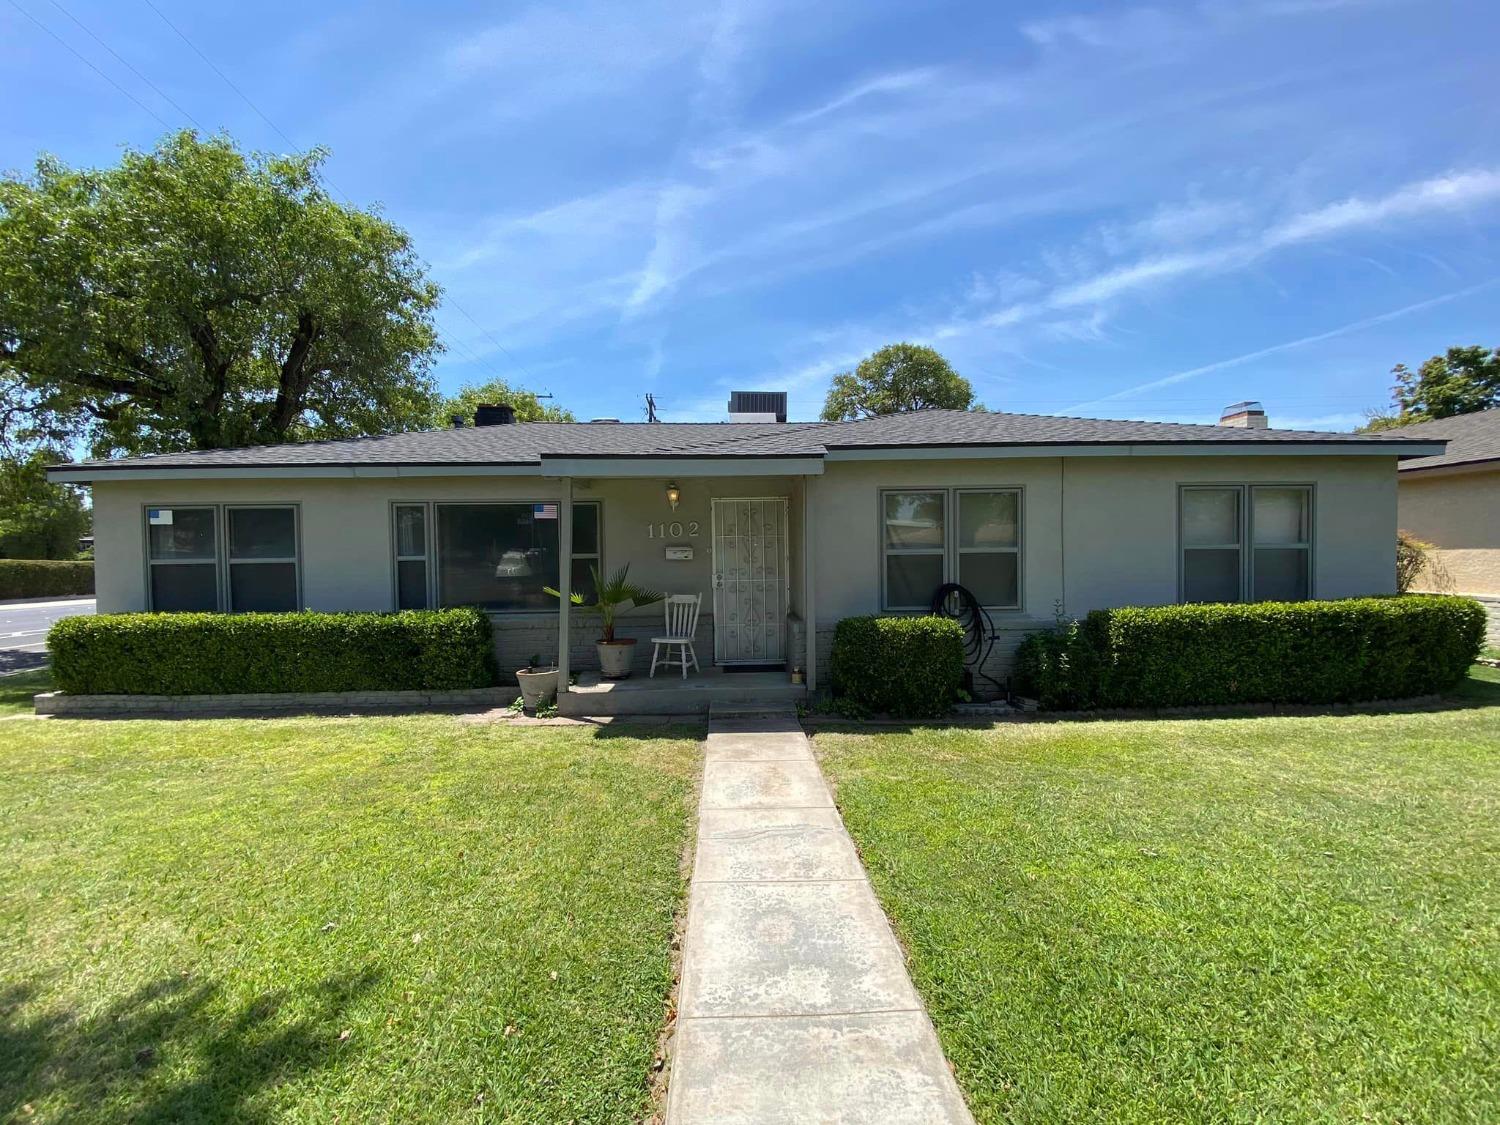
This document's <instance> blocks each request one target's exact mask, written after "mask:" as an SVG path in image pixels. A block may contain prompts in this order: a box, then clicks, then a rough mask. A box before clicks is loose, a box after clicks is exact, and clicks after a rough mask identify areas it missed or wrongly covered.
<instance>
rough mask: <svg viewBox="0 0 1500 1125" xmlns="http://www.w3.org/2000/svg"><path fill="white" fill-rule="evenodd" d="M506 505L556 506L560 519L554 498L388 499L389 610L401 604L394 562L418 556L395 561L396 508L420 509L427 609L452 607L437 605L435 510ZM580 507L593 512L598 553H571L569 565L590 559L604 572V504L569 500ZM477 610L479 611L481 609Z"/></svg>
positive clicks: (517, 611) (525, 611) (512, 612)
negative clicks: (421, 514)
mask: <svg viewBox="0 0 1500 1125" xmlns="http://www.w3.org/2000/svg"><path fill="white" fill-rule="evenodd" d="M507 504H514V505H517V506H521V505H531V506H534V505H536V504H556V505H557V506H558V519H559V521H560V520H561V518H562V500H561V499H559V498H557V497H544V498H542V499H514V500H513V499H509V498H505V497H494V496H484V497H478V498H474V499H458V500H448V499H443V500H392V501H391V502H390V518H389V519H388V520H387V524H386V526H387V530H388V532H389V534H390V544H389V547H390V549H389V551H388V552H387V555H388V557H389V559H390V567H391V573H390V585H391V608H392V609H396V608H399V606H400V603H401V585H400V583H401V576H400V568H399V567H398V566H397V563H400V562H416V561H417V559H418V556H416V555H401V556H400V557H399V558H398V557H397V555H396V548H397V546H398V543H399V537H398V534H397V530H396V510H397V509H398V508H421V509H422V510H423V516H422V519H423V525H422V526H423V543H422V546H423V547H424V548H425V549H426V554H425V556H424V557H423V562H424V563H425V565H426V568H427V574H426V578H427V608H428V609H451V608H453V607H452V606H444V605H441V604H440V603H439V601H438V568H439V561H438V535H437V509H438V508H441V507H459V508H465V507H481V508H489V507H496V506H504V505H507ZM581 506H588V507H592V508H593V509H594V510H595V512H596V515H595V520H596V521H597V523H598V527H599V550H598V551H597V552H596V553H583V554H580V553H579V552H577V551H575V552H574V553H573V556H572V559H570V560H569V565H571V564H572V561H573V560H576V559H592V560H594V561H595V562H597V563H598V565H599V570H600V571H601V572H603V570H604V501H603V500H597V499H593V498H590V499H587V500H574V501H572V504H571V507H573V508H578V507H581ZM559 531H561V528H559ZM561 569H562V560H561V559H558V571H559V574H558V577H559V579H560V578H561ZM569 573H570V574H571V573H572V572H571V571H569ZM481 608H483V607H481ZM484 612H485V613H503V614H507V615H522V614H528V613H532V614H534V613H545V612H548V611H546V610H538V609H485V610H484Z"/></svg>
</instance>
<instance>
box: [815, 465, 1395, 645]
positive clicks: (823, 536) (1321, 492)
mask: <svg viewBox="0 0 1500 1125" xmlns="http://www.w3.org/2000/svg"><path fill="white" fill-rule="evenodd" d="M1395 477H1396V473H1395V462H1394V459H1389V458H1385V457H1379V458H1374V457H1305V458H1292V457H1137V458H1127V457H1072V458H1026V459H1020V458H1018V459H1014V460H974V461H929V462H921V461H869V462H854V463H851V462H841V463H840V462H835V463H830V464H829V465H828V466H827V471H826V474H825V475H824V476H823V477H821V478H819V479H818V480H817V483H816V485H815V486H814V487H815V488H816V490H817V504H816V509H815V510H816V512H817V521H816V527H815V536H816V558H817V567H818V572H817V579H816V581H817V601H818V620H819V623H820V624H831V623H832V622H833V621H836V620H837V619H838V618H840V617H846V616H849V615H850V614H855V613H873V612H877V611H878V610H879V608H880V606H879V597H880V527H879V520H878V494H879V490H880V489H882V488H973V487H997V488H998V487H1019V488H1020V489H1021V490H1022V507H1021V522H1022V536H1021V549H1022V563H1021V566H1022V570H1021V587H1022V593H1021V599H1022V605H1021V608H1020V609H1019V610H1005V611H996V612H994V613H993V616H994V617H995V618H996V620H997V623H998V624H1001V625H1002V626H1006V625H1011V626H1017V627H1035V626H1036V625H1039V624H1050V623H1051V621H1052V620H1053V616H1054V606H1055V605H1056V604H1057V603H1061V608H1062V609H1063V611H1064V612H1065V613H1066V614H1068V615H1069V616H1078V615H1082V614H1084V613H1087V612H1088V611H1089V610H1091V609H1101V608H1105V607H1108V606H1115V605H1157V604H1166V603H1170V602H1175V601H1176V600H1177V489H1178V486H1179V485H1182V484H1204V483H1220V482H1222V483H1233V484H1278V483H1281V484H1311V485H1312V486H1313V489H1314V493H1313V506H1314V517H1313V530H1314V539H1313V593H1314V595H1315V596H1316V597H1319V598H1341V597H1349V596H1353V595H1357V594H1379V593H1391V592H1393V591H1394V589H1395V557H1396V556H1395V536H1396V479H1395Z"/></svg>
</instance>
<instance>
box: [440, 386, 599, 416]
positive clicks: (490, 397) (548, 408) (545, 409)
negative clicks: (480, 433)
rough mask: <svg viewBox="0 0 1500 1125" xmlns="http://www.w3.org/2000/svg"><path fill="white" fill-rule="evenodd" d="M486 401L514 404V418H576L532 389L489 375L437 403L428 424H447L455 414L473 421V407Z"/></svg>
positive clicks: (495, 403) (496, 403) (570, 412)
mask: <svg viewBox="0 0 1500 1125" xmlns="http://www.w3.org/2000/svg"><path fill="white" fill-rule="evenodd" d="M486 403H489V404H494V405H498V404H500V403H509V404H510V405H511V406H513V407H515V410H516V421H517V422H575V421H577V419H576V418H574V417H573V412H572V411H570V410H565V409H564V408H563V407H561V406H554V405H552V404H551V403H550V402H543V401H542V400H541V399H539V398H537V396H536V392H535V391H528V390H524V389H522V388H520V387H512V386H511V385H510V384H509V383H507V382H506V381H505V380H504V379H491V380H490V381H489V382H487V383H466V384H464V386H463V387H462V388H461V389H460V390H459V392H458V393H457V394H456V395H452V396H450V397H448V398H445V399H443V400H442V402H440V403H439V404H438V406H437V408H436V410H435V411H434V413H433V416H432V418H431V420H430V421H429V423H428V424H429V425H430V426H433V427H438V428H440V427H443V426H448V425H451V424H452V419H453V418H454V417H455V416H456V417H461V418H463V419H464V421H465V422H466V423H468V422H473V420H474V408H475V407H476V406H480V405H483V404H486Z"/></svg>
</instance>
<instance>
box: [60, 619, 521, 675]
mask: <svg viewBox="0 0 1500 1125" xmlns="http://www.w3.org/2000/svg"><path fill="white" fill-rule="evenodd" d="M47 643H48V646H49V647H50V648H51V650H52V670H53V677H54V679H55V680H56V683H57V686H58V687H59V688H60V689H61V690H63V691H66V692H70V693H73V694H75V695H234V694H242V693H259V692H311V691H416V690H426V691H439V690H447V689H460V688H480V687H489V686H491V685H493V684H494V683H495V679H496V668H495V652H494V646H493V644H492V642H491V637H490V622H489V618H488V617H486V616H485V615H484V614H483V613H481V612H480V611H479V610H477V609H442V610H408V611H405V612H402V613H243V614H227V613H121V614H106V615H102V616H98V617H69V618H65V619H64V620H62V621H59V622H58V623H57V624H55V625H54V626H53V627H52V631H51V633H50V634H49V635H48V641H47Z"/></svg>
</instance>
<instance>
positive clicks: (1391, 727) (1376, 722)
mask: <svg viewBox="0 0 1500 1125" xmlns="http://www.w3.org/2000/svg"><path fill="white" fill-rule="evenodd" d="M817 746H818V749H819V752H820V753H821V754H822V755H823V757H824V762H825V766H826V768H827V769H828V772H829V775H830V778H831V780H833V781H834V782H835V785H836V788H837V793H838V802H839V805H840V807H841V809H842V810H843V813H844V817H845V820H846V822H847V823H848V826H849V829H850V831H851V832H852V833H853V835H854V838H855V840H856V841H857V842H858V844H859V846H860V848H861V851H862V852H863V855H864V859H865V862H866V864H867V865H868V867H869V869H870V874H871V877H872V878H873V880H874V882H875V885H876V888H877V890H878V892H879V894H880V896H881V898H882V900H883V902H884V903H885V905H886V908H887V910H888V911H889V913H890V914H891V916H892V918H893V920H894V922H895V924H896V927H897V930H898V932H899V933H900V935H901V937H902V939H903V941H904V942H905V944H906V946H907V949H908V950H909V952H910V958H911V964H912V970H913V975H914V978H915V980H916V983H917V986H918V988H919V989H920V990H921V992H922V993H923V995H924V996H925V997H926V999H927V1003H928V1005H929V1007H930V1009H931V1011H932V1015H933V1018H934V1020H935V1022H936V1023H937V1026H938V1030H939V1033H940V1036H941V1038H942V1041H943V1045H944V1047H945V1048H946V1049H947V1051H948V1054H949V1057H950V1058H951V1059H952V1061H953V1062H954V1063H955V1065H956V1067H957V1071H958V1077H959V1081H960V1082H961V1083H962V1085H963V1086H964V1088H965V1090H966V1092H967V1094H968V1097H969V1099H970V1103H971V1105H972V1106H973V1109H974V1111H975V1114H976V1116H977V1117H978V1118H979V1120H980V1121H981V1122H999V1121H1007V1122H1008V1121H1048V1122H1052V1121H1094V1120H1110V1121H1125V1122H1158V1121H1169V1120H1171V1121H1184V1120H1192V1121H1229V1120H1237V1121H1238V1120H1267V1121H1299V1122H1300V1121H1361V1120H1367V1121H1379V1122H1402V1121H1404V1122H1416V1121H1422V1122H1433V1121H1479V1120H1485V1119H1488V1120H1494V1119H1495V1113H1496V1107H1497V1106H1500V673H1497V672H1496V671H1495V670H1493V669H1476V674H1475V678H1474V679H1472V680H1471V681H1470V682H1469V684H1468V685H1467V686H1466V687H1465V688H1464V690H1463V691H1462V692H1461V693H1460V698H1459V700H1458V701H1456V705H1455V708H1454V709H1453V710H1449V711H1444V712H1437V713H1415V714H1390V715H1371V716H1347V715H1346V716H1328V717H1319V718H1251V719H1197V720H1191V721H1134V722H1097V723H1058V724H1051V723H1028V724H1016V725H1003V726H998V727H997V728H995V729H993V730H982V731H973V730H969V731H966V730H929V731H922V730H916V731H912V732H910V733H905V732H903V733H891V734H836V733H824V734H820V735H819V737H818V738H817Z"/></svg>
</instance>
